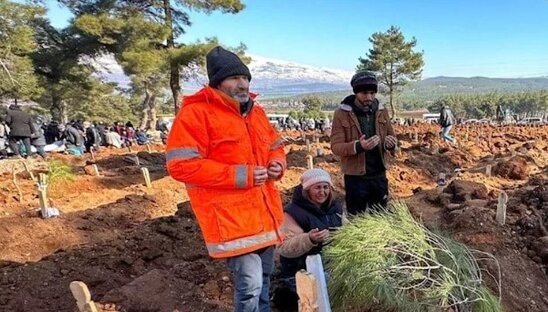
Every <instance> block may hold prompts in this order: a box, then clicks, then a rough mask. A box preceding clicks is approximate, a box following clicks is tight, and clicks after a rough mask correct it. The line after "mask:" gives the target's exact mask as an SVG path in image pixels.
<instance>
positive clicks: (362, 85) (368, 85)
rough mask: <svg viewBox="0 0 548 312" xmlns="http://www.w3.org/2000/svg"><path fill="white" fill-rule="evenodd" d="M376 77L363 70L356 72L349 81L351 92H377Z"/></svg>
mask: <svg viewBox="0 0 548 312" xmlns="http://www.w3.org/2000/svg"><path fill="white" fill-rule="evenodd" d="M377 84H378V82H377V76H376V75H375V73H373V72H370V71H367V70H364V71H360V72H357V73H356V74H355V75H354V76H352V79H351V80H350V85H351V86H352V91H354V94H356V93H358V92H362V91H374V92H377V90H378V87H377Z"/></svg>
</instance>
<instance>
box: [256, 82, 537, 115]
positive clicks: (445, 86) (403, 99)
mask: <svg viewBox="0 0 548 312" xmlns="http://www.w3.org/2000/svg"><path fill="white" fill-rule="evenodd" d="M540 90H548V77H538V78H487V77H472V78H463V77H434V78H427V79H424V80H421V81H417V82H412V83H410V84H409V85H407V86H406V87H405V88H404V90H403V92H402V93H401V95H400V97H399V102H400V103H403V107H404V108H406V109H412V108H418V107H424V106H425V105H426V104H427V103H429V102H432V101H435V100H437V99H439V98H441V97H443V96H446V95H452V94H484V93H490V92H497V93H519V92H525V91H540ZM351 92H352V91H351V89H350V86H348V87H347V88H345V89H343V90H339V91H330V92H308V93H306V94H299V95H293V96H284V97H276V96H269V95H266V98H267V99H268V100H272V101H273V102H277V101H281V102H285V101H299V100H300V99H301V98H302V97H303V96H305V95H308V94H314V95H319V96H321V97H323V98H326V99H327V101H328V102H329V103H333V104H336V103H339V102H340V101H341V99H343V98H344V97H345V96H346V95H348V94H350V93H351ZM379 97H380V99H381V100H383V101H386V100H387V98H386V97H385V96H383V95H382V94H381V95H379Z"/></svg>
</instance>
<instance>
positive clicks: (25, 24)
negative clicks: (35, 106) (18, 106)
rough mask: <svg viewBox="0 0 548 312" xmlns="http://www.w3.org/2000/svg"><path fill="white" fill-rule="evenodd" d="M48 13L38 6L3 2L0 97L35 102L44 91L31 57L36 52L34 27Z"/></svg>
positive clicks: (0, 3) (0, 14) (0, 9)
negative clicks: (32, 99) (36, 20)
mask: <svg viewBox="0 0 548 312" xmlns="http://www.w3.org/2000/svg"><path fill="white" fill-rule="evenodd" d="M44 14H45V10H44V9H43V8H41V7H38V6H33V5H25V4H19V3H13V2H9V1H5V0H0V81H1V83H0V98H2V97H4V98H15V99H18V98H19V99H20V98H24V99H31V98H36V97H37V96H39V95H40V94H41V93H42V92H43V89H42V88H40V86H39V83H38V77H37V76H36V75H35V74H34V69H33V65H32V60H31V58H30V54H31V53H32V52H33V51H35V50H36V43H35V41H34V38H33V35H34V29H33V27H32V24H33V22H34V20H35V19H37V18H39V17H41V16H42V15H44Z"/></svg>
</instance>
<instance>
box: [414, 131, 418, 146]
mask: <svg viewBox="0 0 548 312" xmlns="http://www.w3.org/2000/svg"><path fill="white" fill-rule="evenodd" d="M413 142H415V143H419V133H418V132H417V130H415V138H414V139H413Z"/></svg>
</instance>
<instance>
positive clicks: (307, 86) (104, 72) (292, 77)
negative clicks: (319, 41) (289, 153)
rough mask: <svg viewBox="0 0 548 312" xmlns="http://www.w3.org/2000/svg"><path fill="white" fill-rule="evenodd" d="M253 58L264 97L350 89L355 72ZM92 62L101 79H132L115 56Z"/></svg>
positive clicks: (191, 85)
mask: <svg viewBox="0 0 548 312" xmlns="http://www.w3.org/2000/svg"><path fill="white" fill-rule="evenodd" d="M250 57H251V59H252V61H251V63H250V64H248V66H249V70H250V71H251V75H252V77H253V78H252V80H251V90H252V91H253V92H258V93H261V94H262V95H263V96H268V95H280V94H287V95H290V94H300V93H309V92H319V91H336V90H348V89H350V86H349V84H350V78H351V77H352V74H353V73H352V72H351V71H344V70H335V69H326V68H319V67H313V66H309V65H303V64H297V63H293V62H288V61H283V60H275V59H270V58H265V57H262V56H256V55H250ZM86 61H87V60H86ZM90 62H91V63H93V66H94V67H95V68H96V69H97V75H98V76H100V77H101V78H103V79H105V80H108V81H112V82H117V83H118V84H120V86H122V87H127V86H128V84H129V79H128V78H127V77H126V76H125V75H124V73H123V71H122V68H121V67H120V65H119V64H118V63H116V60H114V58H113V57H112V56H111V55H103V56H101V57H98V58H95V59H94V60H93V61H90ZM206 82H207V77H205V76H204V75H202V76H200V75H199V76H198V77H195V78H193V79H191V80H189V81H186V82H183V86H184V88H185V90H187V91H194V90H197V89H199V88H200V87H201V86H202V85H203V84H204V83H206Z"/></svg>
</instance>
